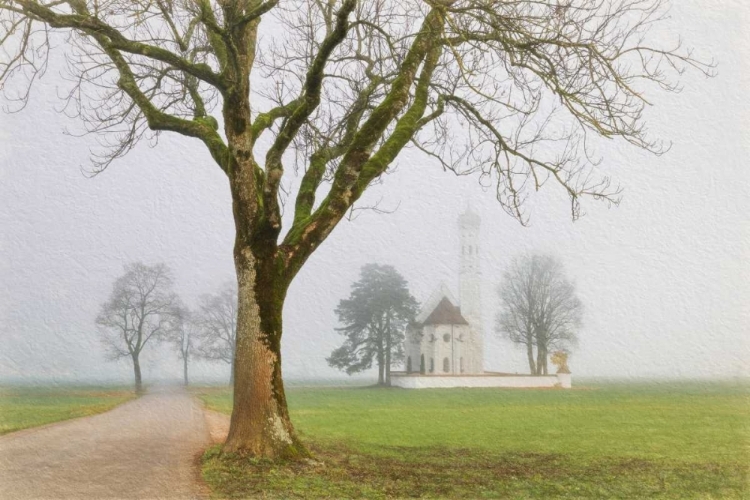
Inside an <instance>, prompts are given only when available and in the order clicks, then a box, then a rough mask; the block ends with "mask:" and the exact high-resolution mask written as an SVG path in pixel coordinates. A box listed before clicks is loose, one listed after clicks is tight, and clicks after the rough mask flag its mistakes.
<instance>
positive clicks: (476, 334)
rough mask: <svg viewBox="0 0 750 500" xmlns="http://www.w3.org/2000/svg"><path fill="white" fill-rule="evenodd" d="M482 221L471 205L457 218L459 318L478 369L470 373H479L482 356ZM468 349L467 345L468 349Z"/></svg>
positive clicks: (475, 368) (474, 368)
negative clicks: (468, 329) (468, 335)
mask: <svg viewBox="0 0 750 500" xmlns="http://www.w3.org/2000/svg"><path fill="white" fill-rule="evenodd" d="M481 222H482V219H481V218H480V217H479V215H478V214H477V213H476V212H474V211H473V210H472V208H471V205H469V206H467V208H466V211H465V212H464V213H462V214H461V215H459V217H458V226H459V229H460V231H461V249H460V251H461V253H460V255H461V266H460V271H459V272H460V274H459V303H460V308H461V315H462V316H463V317H464V318H466V320H467V321H468V322H469V324H470V325H471V329H472V335H471V337H472V338H471V340H470V343H471V344H472V346H471V348H472V350H473V351H474V353H473V356H472V358H473V359H474V361H475V363H477V364H478V366H476V367H473V368H472V371H473V372H480V373H481V372H482V364H483V357H484V349H483V339H482V335H483V332H482V296H481V269H480V259H479V256H480V246H479V228H480V225H481ZM467 347H468V346H467Z"/></svg>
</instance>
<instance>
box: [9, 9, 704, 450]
mask: <svg viewBox="0 0 750 500" xmlns="http://www.w3.org/2000/svg"><path fill="white" fill-rule="evenodd" d="M666 7H667V0H517V1H509V0H368V1H358V0H326V1H321V0H285V1H284V2H280V1H279V0H221V1H219V0H0V87H5V88H6V92H7V89H9V88H10V87H8V86H6V85H5V84H6V82H7V81H8V79H9V78H12V77H18V78H20V79H25V81H23V82H22V83H24V84H25V83H29V85H30V83H31V82H33V81H35V80H36V79H37V77H38V76H39V75H40V74H41V73H43V71H44V69H45V68H46V67H47V58H48V56H49V54H50V51H51V50H52V49H53V48H62V49H67V54H66V55H67V56H68V67H69V70H70V77H71V81H72V84H71V85H70V88H69V89H67V90H66V92H65V96H66V97H68V103H69V107H68V108H67V109H68V111H70V112H71V113H72V114H75V115H77V116H79V117H80V118H82V119H83V120H84V123H85V124H86V126H87V127H88V130H90V131H91V132H94V133H96V134H98V136H99V137H100V139H101V140H102V143H103V146H104V148H103V149H102V150H100V151H99V154H98V155H96V156H95V157H94V165H95V170H96V171H99V170H101V169H103V168H105V167H106V166H107V165H109V164H110V162H111V161H112V160H113V159H115V158H119V157H121V156H123V155H124V154H126V153H127V152H128V151H130V150H131V149H132V148H133V147H134V146H135V145H136V144H137V143H138V141H139V140H141V139H143V138H147V139H149V138H150V139H155V138H156V136H157V134H159V133H161V132H164V131H169V132H174V133H178V134H182V135H183V136H187V137H191V138H194V139H195V140H197V141H199V142H200V143H202V144H203V145H205V147H206V149H207V151H208V153H210V156H211V158H212V159H213V160H214V162H215V163H216V165H217V168H219V169H221V171H223V172H224V173H225V174H226V176H227V179H228V184H229V188H230V192H231V196H232V207H233V215H234V220H235V229H236V238H235V245H234V264H235V270H236V273H237V282H238V284H239V300H238V323H237V346H238V348H237V350H236V352H235V357H236V360H235V367H234V374H235V384H234V400H233V410H232V419H231V424H230V428H229V434H228V437H227V441H226V443H225V446H224V449H225V450H226V451H228V452H237V451H242V452H246V453H249V454H251V455H254V456H258V457H267V458H271V459H273V458H279V457H287V458H296V459H299V458H303V457H307V456H309V453H308V452H307V450H306V448H305V447H304V445H303V444H302V443H301V442H300V440H299V439H298V438H297V435H296V433H295V432H294V427H293V425H292V422H291V419H290V418H289V412H288V408H287V403H286V397H285V392H284V386H283V379H282V374H281V352H280V349H281V335H282V309H283V306H284V301H285V298H286V295H287V291H288V289H289V286H290V285H291V283H292V281H293V280H294V278H295V277H296V276H297V274H298V272H299V271H300V269H301V268H302V266H303V265H304V264H305V263H306V262H307V261H308V259H309V258H310V256H311V255H312V254H313V252H314V251H315V250H316V249H318V248H319V247H320V245H321V244H322V243H323V242H324V241H325V240H326V238H327V237H328V236H329V235H330V234H331V232H332V231H333V230H334V228H335V227H336V226H337V225H338V223H339V222H340V221H341V220H342V219H344V218H345V217H346V216H347V214H350V213H351V210H352V209H353V208H354V206H355V203H357V202H358V201H359V200H360V198H361V197H362V195H363V193H364V192H365V191H366V190H367V189H368V188H369V187H370V186H371V185H373V184H374V183H377V182H378V181H379V179H381V178H382V176H383V175H384V174H385V173H386V172H387V171H388V169H389V168H390V166H391V165H392V163H393V162H394V161H395V160H396V159H397V157H398V156H399V154H400V153H401V151H402V150H403V149H404V148H406V147H414V148H415V149H417V150H419V151H422V152H423V153H424V154H425V155H427V156H428V157H431V158H432V159H434V160H435V161H437V162H440V164H441V165H442V166H443V167H444V168H445V169H450V170H453V171H454V172H457V173H470V172H479V173H480V174H481V178H482V179H483V180H485V181H487V180H490V181H493V182H495V183H496V186H497V198H498V200H499V202H500V203H501V205H502V206H503V208H504V209H505V210H507V211H508V212H509V213H510V214H512V215H513V216H514V217H516V218H518V219H519V220H521V221H522V222H525V221H526V220H527V214H525V213H524V210H523V209H522V207H523V206H524V205H523V203H524V200H525V198H526V196H527V195H528V194H529V193H533V192H535V191H536V190H537V189H538V188H540V187H541V186H542V185H543V184H545V183H550V184H552V185H557V186H558V187H559V188H561V189H562V190H563V191H564V192H565V193H566V194H567V195H568V197H569V199H570V206H571V211H572V215H573V217H578V215H579V213H580V205H579V204H580V200H581V199H582V198H583V197H587V196H588V197H592V198H594V199H600V200H605V202H609V203H617V201H618V200H619V189H618V187H617V186H615V185H613V184H612V183H611V181H610V179H609V178H608V177H607V176H606V175H604V174H603V173H602V172H601V171H599V170H598V169H597V160H596V159H595V160H590V158H591V156H590V153H591V151H590V150H589V149H588V148H587V145H589V144H590V143H589V141H588V140H587V139H588V136H589V135H593V136H602V137H606V138H618V139H622V140H624V141H627V142H629V143H631V144H633V145H635V146H636V147H640V148H644V149H647V150H649V151H653V152H655V153H661V152H663V151H664V149H665V148H664V147H663V146H662V145H661V143H660V142H659V141H655V140H653V139H652V138H650V137H648V136H647V135H646V133H645V128H644V120H643V109H644V107H645V106H646V105H647V103H648V101H647V99H646V95H647V93H649V92H651V91H654V90H656V89H658V88H659V87H661V89H664V90H667V91H674V90H677V89H678V86H677V83H676V79H677V77H678V76H679V74H680V73H681V72H682V71H683V70H685V69H686V68H690V67H692V68H697V69H698V70H699V71H703V72H705V73H706V74H710V73H711V65H710V64H708V65H707V64H703V63H701V62H700V61H699V60H696V58H694V57H693V55H692V53H691V52H690V51H689V50H684V49H683V48H682V47H681V46H680V45H679V43H678V42H677V43H675V45H674V46H664V44H660V43H654V40H653V39H652V38H651V37H650V36H649V29H650V28H651V27H652V26H654V25H655V24H657V23H658V22H659V21H660V20H661V19H662V18H663V16H664V14H665V12H666ZM261 20H264V22H263V25H264V26H266V25H267V26H268V28H269V29H267V30H265V31H264V30H263V29H261ZM266 20H267V21H270V22H271V23H272V24H269V23H268V22H266ZM55 32H62V33H63V34H64V37H63V36H59V35H58V34H57V33H55ZM251 80H253V85H251ZM28 88H29V87H28V86H26V85H23V87H21V90H20V92H17V93H12V94H11V95H9V97H10V98H17V99H19V100H20V102H21V103H23V102H25V100H26V99H28V98H29V97H30V95H31V94H30V93H29V92H28ZM217 117H218V118H217ZM294 173H298V174H299V177H298V178H297V179H296V180H294V178H292V177H290V175H293V174H294ZM293 188H294V189H293ZM295 190H296V194H294V191H295ZM285 204H286V205H285ZM285 206H287V207H289V206H291V207H292V208H291V212H292V213H291V214H290V217H289V219H288V220H289V221H290V225H289V228H288V231H286V233H283V231H282V214H283V208H284V207H285Z"/></svg>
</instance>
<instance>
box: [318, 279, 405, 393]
mask: <svg viewBox="0 0 750 500" xmlns="http://www.w3.org/2000/svg"><path fill="white" fill-rule="evenodd" d="M417 307H418V304H417V301H416V300H415V299H414V297H412V295H411V294H410V293H409V289H408V285H407V283H406V280H405V279H404V278H403V277H402V276H401V275H400V274H399V273H398V272H397V271H396V269H394V268H393V266H381V265H378V264H367V265H365V266H363V267H362V269H361V271H360V278H359V281H357V282H356V283H354V284H352V292H351V295H350V296H349V298H348V299H344V300H342V301H341V302H339V305H338V307H337V308H336V314H337V315H338V317H339V321H340V322H341V323H342V324H343V325H345V326H343V327H341V328H337V331H339V332H340V333H341V334H342V335H344V336H345V337H346V340H345V341H344V344H343V345H342V346H341V347H339V348H338V349H335V350H334V351H333V352H332V353H331V356H330V357H329V358H328V359H327V361H328V364H329V365H331V366H333V367H334V368H338V369H340V370H343V371H346V373H348V374H349V375H351V374H352V373H357V372H361V371H364V370H367V369H368V368H370V367H372V365H373V362H376V363H377V366H378V385H390V383H391V365H392V364H393V363H398V362H399V361H401V360H403V358H404V348H403V345H404V330H405V328H406V325H408V324H409V322H411V321H413V319H414V316H415V315H416V313H417Z"/></svg>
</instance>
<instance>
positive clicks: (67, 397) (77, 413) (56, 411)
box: [0, 387, 135, 434]
mask: <svg viewBox="0 0 750 500" xmlns="http://www.w3.org/2000/svg"><path fill="white" fill-rule="evenodd" d="M133 398H135V394H133V391H132V390H128V389H122V388H116V389H113V388H101V387H99V388H87V387H58V388H42V387H2V388H0V434H6V433H8V432H13V431H17V430H20V429H26V428H28V427H37V426H39V425H44V424H49V423H52V422H58V421H60V420H68V419H70V418H77V417H85V416H88V415H94V414H96V413H102V412H105V411H107V410H110V409H112V408H114V407H115V406H117V405H119V404H121V403H124V402H125V401H129V400H131V399H133Z"/></svg>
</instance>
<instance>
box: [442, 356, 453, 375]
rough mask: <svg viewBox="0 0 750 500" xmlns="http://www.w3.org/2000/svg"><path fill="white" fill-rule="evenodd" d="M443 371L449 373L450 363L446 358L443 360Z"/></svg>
mask: <svg viewBox="0 0 750 500" xmlns="http://www.w3.org/2000/svg"><path fill="white" fill-rule="evenodd" d="M443 371H444V372H445V373H448V372H449V371H451V361H450V360H449V359H448V358H443Z"/></svg>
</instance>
